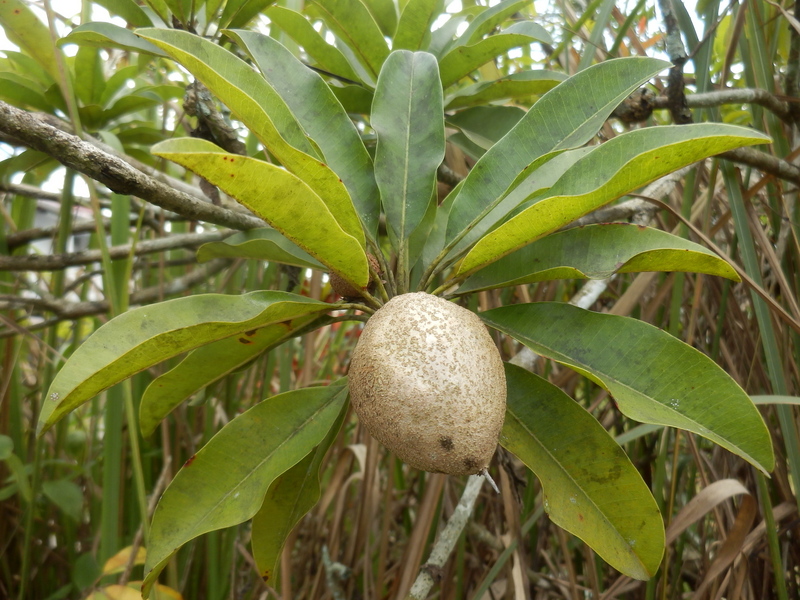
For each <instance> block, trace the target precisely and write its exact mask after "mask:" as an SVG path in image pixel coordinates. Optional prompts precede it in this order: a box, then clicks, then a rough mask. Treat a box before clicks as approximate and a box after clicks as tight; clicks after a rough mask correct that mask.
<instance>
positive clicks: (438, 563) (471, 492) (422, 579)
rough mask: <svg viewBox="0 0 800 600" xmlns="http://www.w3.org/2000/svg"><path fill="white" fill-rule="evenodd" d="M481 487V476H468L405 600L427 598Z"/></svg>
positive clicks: (467, 518) (422, 599) (470, 512)
mask: <svg viewBox="0 0 800 600" xmlns="http://www.w3.org/2000/svg"><path fill="white" fill-rule="evenodd" d="M482 486H483V475H470V477H469V479H467V485H466V487H465V488H464V492H463V493H462V494H461V500H459V501H458V506H456V509H455V510H454V511H453V514H452V515H451V516H450V519H449V520H448V521H447V525H446V526H445V528H444V529H443V530H442V533H441V534H439V539H438V540H437V541H436V545H435V546H434V547H433V549H432V550H431V555H430V558H428V562H427V563H425V564H424V565H422V568H421V569H420V571H419V575H417V579H416V581H415V582H414V585H413V586H411V591H410V592H409V594H408V597H407V598H406V600H424V599H425V598H427V597H428V592H429V591H430V590H431V587H433V584H434V583H435V582H436V580H435V579H434V575H435V574H436V573H439V572H440V571H441V569H442V567H443V566H444V563H445V562H447V558H448V557H449V556H450V553H451V552H452V551H453V548H454V547H455V545H456V542H457V541H458V538H459V537H460V536H461V531H462V530H463V529H464V526H465V525H466V524H467V521H468V520H469V516H470V515H471V514H472V509H473V507H474V506H475V500H476V499H477V498H478V494H479V493H480V491H481V487H482Z"/></svg>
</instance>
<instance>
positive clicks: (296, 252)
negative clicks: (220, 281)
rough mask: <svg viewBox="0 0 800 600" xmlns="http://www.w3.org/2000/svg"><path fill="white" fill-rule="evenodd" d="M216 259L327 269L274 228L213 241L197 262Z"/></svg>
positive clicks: (201, 252) (198, 250)
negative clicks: (240, 259)
mask: <svg viewBox="0 0 800 600" xmlns="http://www.w3.org/2000/svg"><path fill="white" fill-rule="evenodd" d="M215 258H252V259H255V260H265V261H273V262H279V263H283V264H285V265H292V266H295V267H303V268H308V269H320V270H325V267H324V266H323V265H322V263H320V262H319V261H318V260H316V259H315V258H314V257H313V256H311V255H310V254H309V253H308V252H306V251H305V250H303V249H302V248H300V247H299V246H298V245H297V244H294V243H292V242H290V241H289V240H287V239H286V238H285V237H284V236H283V235H281V233H280V232H278V231H276V230H275V229H272V228H271V227H260V228H258V229H249V230H248V231H241V232H239V233H235V234H233V235H232V236H231V237H229V238H227V239H225V240H223V241H221V242H209V243H208V244H203V245H202V246H200V247H199V248H198V249H197V262H201V263H204V262H208V261H210V260H212V259H215Z"/></svg>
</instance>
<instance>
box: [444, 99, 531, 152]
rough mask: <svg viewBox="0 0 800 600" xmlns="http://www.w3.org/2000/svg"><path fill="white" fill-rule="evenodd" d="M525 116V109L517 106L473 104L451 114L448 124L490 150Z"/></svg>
mask: <svg viewBox="0 0 800 600" xmlns="http://www.w3.org/2000/svg"><path fill="white" fill-rule="evenodd" d="M524 116H525V111H524V110H522V109H521V108H519V107H516V106H473V107H471V108H467V109H465V110H460V111H458V112H457V113H455V114H453V115H449V116H448V117H447V125H449V126H451V127H455V128H457V129H458V130H459V131H461V132H462V133H463V134H464V135H465V136H466V137H468V138H469V139H470V140H472V141H473V142H474V143H475V144H478V145H479V146H481V147H482V148H483V149H484V150H488V149H489V148H491V147H492V146H493V145H494V144H495V143H496V142H497V141H498V140H499V139H500V138H502V137H503V136H504V135H505V134H507V133H508V132H509V131H511V130H512V129H513V128H514V125H516V124H517V123H519V120H520V119H521V118H522V117H524Z"/></svg>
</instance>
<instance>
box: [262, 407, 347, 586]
mask: <svg viewBox="0 0 800 600" xmlns="http://www.w3.org/2000/svg"><path fill="white" fill-rule="evenodd" d="M346 412H347V404H343V405H342V410H341V412H340V413H339V416H338V418H337V419H336V421H335V422H334V423H333V426H332V427H331V429H330V431H329V432H328V435H327V436H325V439H324V440H322V442H321V443H320V444H319V446H317V447H316V448H314V449H313V450H312V451H311V452H309V453H308V455H306V456H305V458H303V460H301V461H300V462H299V463H297V464H296V465H295V466H293V467H292V468H291V469H289V470H288V471H286V472H285V473H284V474H283V475H281V476H280V477H278V478H277V479H276V480H275V481H273V482H272V485H270V486H269V489H268V490H267V494H266V496H265V497H264V503H263V504H262V505H261V508H260V509H259V511H258V512H257V513H256V514H255V516H254V517H253V527H252V530H251V535H250V537H251V540H252V546H253V558H254V559H255V561H256V564H257V565H258V571H259V575H261V578H262V579H263V580H264V581H265V582H271V581H272V580H273V579H274V577H273V576H274V574H275V570H276V567H277V562H278V560H279V558H280V555H281V551H282V550H283V546H284V544H285V543H286V538H287V537H288V536H289V534H290V533H291V532H292V529H294V527H295V525H297V523H299V522H300V519H302V518H303V515H305V514H306V513H307V512H308V511H309V510H311V509H312V508H313V507H314V505H315V504H316V503H317V502H318V501H319V496H320V486H319V478H320V467H321V465H322V459H323V458H325V453H326V452H327V451H328V449H329V448H330V447H331V444H333V442H334V441H335V440H336V436H337V435H338V433H339V429H340V428H341V425H342V422H343V421H344V418H345V415H346Z"/></svg>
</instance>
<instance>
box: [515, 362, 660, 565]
mask: <svg viewBox="0 0 800 600" xmlns="http://www.w3.org/2000/svg"><path fill="white" fill-rule="evenodd" d="M506 382H507V385H508V399H507V409H506V420H505V424H504V425H503V431H502V433H501V434H500V444H501V445H502V446H503V447H504V448H506V449H507V450H509V451H511V452H513V453H514V454H515V455H516V456H517V457H518V458H519V459H520V460H522V462H524V463H525V464H526V465H527V466H528V468H530V469H531V470H532V471H533V472H534V473H535V474H536V477H538V478H539V481H540V482H541V484H542V489H543V494H544V508H545V511H546V512H547V513H548V514H549V515H550V519H551V520H552V521H553V522H554V523H555V524H556V525H558V526H559V527H562V528H564V529H566V530H567V531H569V532H570V533H572V534H574V535H576V536H577V537H579V538H580V539H582V540H583V541H584V542H586V543H587V544H588V545H589V546H590V547H591V548H592V549H593V550H594V551H595V552H597V553H598V554H599V555H600V556H601V557H602V558H603V559H604V560H605V561H606V562H607V563H608V564H610V565H611V566H612V567H614V568H615V569H617V570H618V571H620V572H621V573H624V574H625V575H628V576H630V577H633V578H635V579H650V578H651V577H652V576H653V575H655V573H656V571H657V570H658V566H659V564H660V563H661V557H662V555H663V553H664V523H663V521H662V519H661V514H660V512H659V510H658V505H657V504H656V501H655V499H654V498H653V496H652V494H651V493H650V490H649V489H648V487H647V485H646V484H645V482H644V481H642V477H641V475H639V472H638V471H637V470H636V468H635V467H634V466H633V465H632V464H631V461H630V459H629V458H628V456H627V455H626V454H625V452H624V451H623V450H622V448H620V447H619V446H618V445H617V443H616V442H615V441H614V439H613V438H611V436H609V435H608V433H607V432H606V430H605V429H603V427H602V426H601V425H600V424H599V423H598V422H597V421H596V420H595V419H594V417H592V415H590V414H589V413H588V412H586V410H585V409H584V408H583V407H582V406H580V405H579V404H578V403H576V402H575V401H574V400H572V398H570V397H569V396H567V395H566V394H565V393H564V392H562V391H561V390H560V389H558V388H557V387H556V386H554V385H553V384H551V383H549V382H547V381H546V380H544V379H542V378H541V377H539V376H537V375H534V374H533V373H529V372H527V371H525V370H524V369H521V368H519V367H516V366H514V365H510V364H506Z"/></svg>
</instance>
